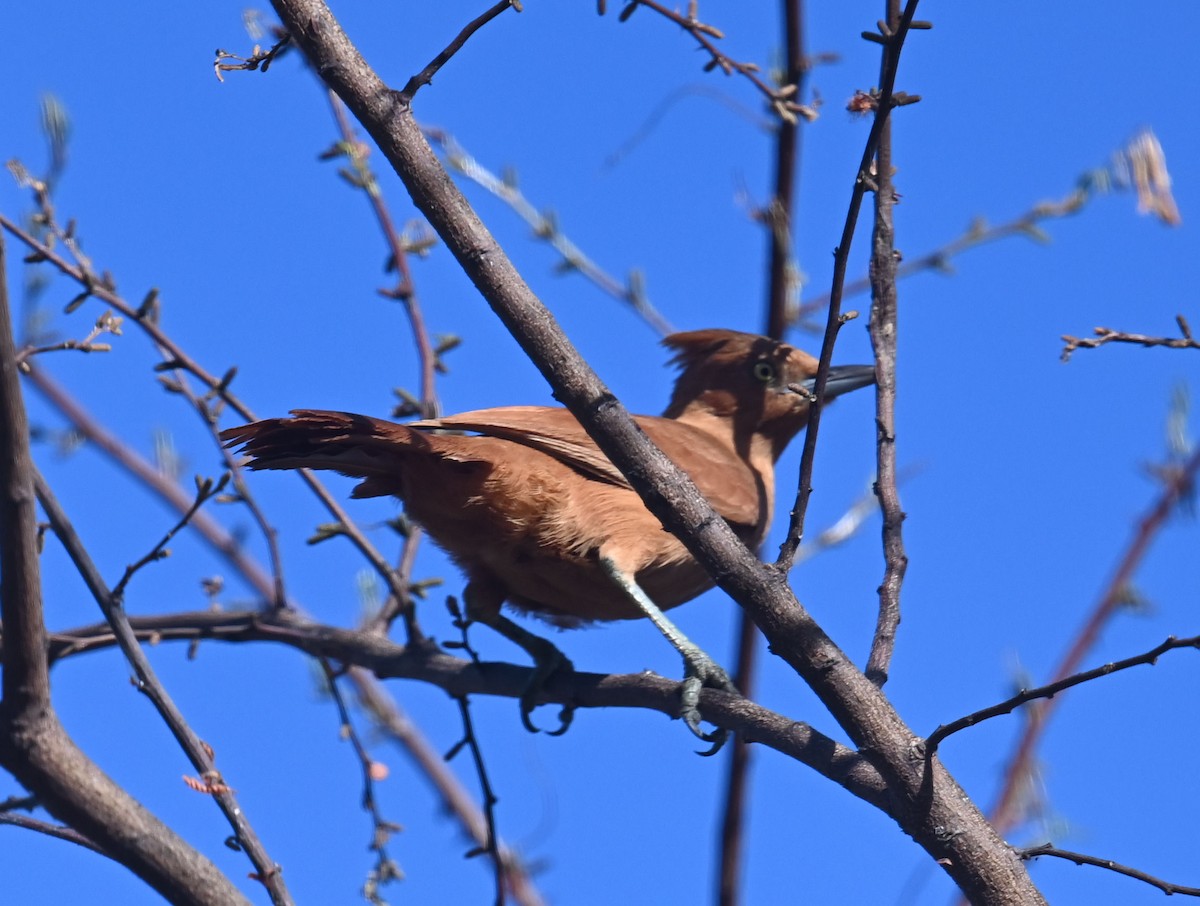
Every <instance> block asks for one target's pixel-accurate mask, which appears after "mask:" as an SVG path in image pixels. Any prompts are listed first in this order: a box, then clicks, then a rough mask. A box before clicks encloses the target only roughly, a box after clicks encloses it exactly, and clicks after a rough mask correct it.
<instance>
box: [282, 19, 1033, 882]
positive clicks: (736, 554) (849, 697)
mask: <svg viewBox="0 0 1200 906" xmlns="http://www.w3.org/2000/svg"><path fill="white" fill-rule="evenodd" d="M274 6H275V9H276V11H277V12H278V14H279V15H280V17H281V18H282V20H283V21H284V24H285V26H286V27H287V29H288V32H289V33H290V34H291V35H292V37H293V38H294V39H295V40H296V42H297V44H298V45H299V46H300V47H301V48H302V49H303V51H304V53H305V54H306V55H307V56H308V58H309V60H310V62H311V63H312V65H313V66H314V67H315V68H316V71H317V72H318V73H319V74H320V75H321V77H322V78H323V79H325V80H326V82H327V83H328V84H329V86H330V87H331V88H333V90H334V91H336V92H337V93H338V95H339V96H340V97H341V98H342V99H343V100H344V101H345V102H346V105H347V106H348V107H349V108H350V110H351V111H353V113H354V114H355V116H357V117H358V119H359V121H360V122H361V123H362V124H363V126H364V127H365V128H366V130H367V131H368V133H370V135H371V136H372V138H373V139H374V140H375V141H376V143H377V144H378V145H379V147H380V148H381V150H383V152H384V153H385V155H386V156H387V157H388V159H389V160H390V161H391V163H392V166H393V167H394V168H395V170H396V172H397V174H398V175H399V176H400V178H401V179H402V180H403V181H404V184H405V186H406V188H407V189H408V191H409V193H410V194H411V195H412V197H413V200H414V202H415V203H416V205H417V207H418V208H420V210H421V212H422V213H423V214H424V215H425V216H426V218H427V219H428V220H429V222H430V224H431V225H432V226H433V227H434V229H435V230H437V232H438V234H439V235H440V236H441V237H442V239H443V241H444V242H445V243H446V246H447V248H448V249H449V250H450V251H451V252H452V254H454V256H455V258H456V259H457V260H458V262H459V265H460V266H461V267H462V268H463V270H464V271H465V272H466V274H467V275H468V276H469V277H470V278H471V280H472V281H473V282H474V283H475V285H476V287H478V288H479V290H480V292H481V293H482V294H483V295H484V297H485V299H487V301H488V303H489V304H490V305H491V306H492V308H493V310H494V311H495V312H496V314H497V315H498V316H499V317H500V318H501V320H502V321H503V322H504V324H505V325H506V326H507V327H508V329H509V331H510V332H511V333H512V334H513V336H514V337H516V338H517V339H518V341H519V342H520V344H521V346H522V348H523V349H524V350H525V352H526V354H528V355H529V356H530V357H531V359H532V360H533V361H534V362H535V364H536V365H537V366H538V367H539V369H541V371H542V373H543V374H544V375H545V376H546V378H547V380H548V381H549V382H550V383H551V385H552V386H553V387H554V390H555V394H556V396H557V397H558V398H559V399H560V400H561V401H562V402H563V403H565V404H566V405H567V407H568V408H569V409H570V410H571V412H572V413H573V414H574V415H575V417H576V418H578V419H579V421H580V423H581V424H582V425H583V426H584V427H585V428H586V429H587V431H588V433H589V434H590V435H591V436H592V437H593V438H594V439H595V440H596V442H597V443H598V444H599V445H600V447H601V449H602V450H603V451H604V452H605V454H606V455H607V456H608V457H609V458H610V459H611V460H612V461H613V462H614V463H615V464H616V465H617V467H618V468H620V469H621V471H622V472H623V473H624V474H625V475H626V477H627V478H629V480H630V482H631V483H632V484H633V486H634V487H635V488H636V489H637V490H638V492H639V493H640V494H642V496H643V499H644V500H645V501H646V504H647V506H648V507H649V508H650V510H651V511H652V512H653V513H654V514H655V515H656V516H657V517H658V518H659V519H661V520H662V521H663V524H664V525H666V526H667V527H668V528H669V529H670V530H671V531H673V532H674V533H675V534H677V535H678V536H679V537H680V538H681V539H682V540H683V541H684V543H685V544H686V545H687V547H688V549H689V550H690V551H691V552H692V553H693V554H694V555H695V556H696V557H697V559H699V560H700V562H701V563H703V564H704V566H705V568H706V569H707V570H709V572H710V574H711V575H712V576H714V578H715V579H716V580H717V582H718V584H719V585H720V586H721V587H722V588H723V589H724V590H725V591H727V592H728V593H729V594H730V595H731V596H732V597H733V598H734V599H735V600H736V601H737V602H738V603H739V604H741V605H742V606H743V607H745V608H746V609H747V610H749V611H750V613H751V614H752V615H753V616H754V618H755V621H756V622H757V623H758V625H759V626H760V627H761V628H762V629H763V631H764V633H765V634H766V635H767V638H768V640H769V641H770V643H771V647H772V650H774V651H775V652H776V653H778V654H779V655H780V656H782V657H783V658H784V659H785V660H786V661H787V662H788V664H790V665H791V666H792V667H793V668H794V669H795V670H796V671H797V672H798V673H800V674H801V675H802V676H803V677H804V679H805V680H806V681H807V682H808V683H809V685H810V686H811V687H812V688H813V690H814V691H815V692H816V694H817V695H818V696H820V698H821V699H822V701H823V702H824V703H825V705H826V706H827V707H828V708H829V709H830V711H831V712H832V714H833V715H834V717H835V718H836V719H837V720H838V722H839V723H840V724H841V725H842V727H843V728H844V729H845V730H846V732H847V733H848V734H849V736H850V737H851V739H853V740H854V742H855V744H856V745H858V746H859V747H860V748H862V749H863V750H864V751H865V752H869V753H870V757H871V759H872V761H873V763H874V764H875V765H876V766H877V767H878V768H879V770H880V772H881V773H882V774H883V776H884V778H885V780H886V782H887V784H888V787H889V789H890V791H891V794H892V796H893V799H892V802H893V803H895V806H894V811H895V812H896V815H895V816H896V817H897V820H898V821H899V823H900V824H901V826H902V827H903V828H904V830H905V831H906V832H908V833H909V834H911V835H912V836H913V837H914V838H915V839H916V840H917V841H918V842H919V843H920V844H921V845H922V846H923V847H925V849H926V850H927V851H928V852H929V853H930V855H931V856H932V857H933V858H934V859H935V860H936V862H937V864H939V865H940V866H942V867H943V868H944V869H945V870H946V871H947V872H948V873H949V874H950V875H951V876H952V877H953V879H954V880H955V882H956V883H957V884H958V885H959V886H960V887H961V888H962V889H963V891H964V892H965V893H966V894H967V895H968V896H969V897H970V898H972V899H973V900H975V901H976V902H978V903H997V904H999V903H1041V902H1043V901H1042V898H1041V896H1040V894H1038V892H1037V890H1036V888H1034V887H1033V885H1032V882H1031V881H1030V880H1029V876H1028V873H1027V872H1026V871H1025V868H1024V866H1023V865H1021V863H1020V861H1019V860H1018V859H1017V858H1016V856H1015V855H1014V854H1013V852H1012V851H1011V850H1010V849H1009V848H1008V847H1007V846H1006V845H1005V843H1004V842H1003V841H1002V840H1001V839H1000V838H999V837H998V836H997V835H996V833H995V831H994V830H993V829H992V828H991V826H990V825H988V823H987V822H986V821H985V820H984V818H983V816H982V815H981V814H980V813H979V811H978V810H977V809H976V808H975V806H974V805H973V804H972V803H971V802H970V800H969V799H968V798H967V796H966V794H965V793H964V792H963V790H962V789H961V788H960V787H959V786H958V784H957V783H955V782H954V780H953V778H951V777H950V775H949V774H948V773H947V772H946V771H945V770H944V768H942V766H941V765H940V763H938V762H937V761H936V759H935V760H934V761H933V763H932V764H931V765H930V767H929V770H928V771H926V769H925V768H924V766H923V763H922V759H920V758H914V757H913V755H914V749H915V748H916V747H917V745H918V743H919V740H918V739H917V737H916V736H915V734H913V733H912V731H911V730H909V729H908V728H907V727H906V726H905V725H904V723H903V722H902V721H901V720H900V718H899V716H898V715H897V714H896V712H895V711H894V709H893V708H892V707H891V705H890V703H889V702H888V701H887V699H886V698H885V697H884V696H883V695H882V693H881V692H880V690H879V689H878V688H877V687H876V686H875V685H874V684H872V683H871V682H870V681H869V680H867V678H866V677H865V676H864V675H863V674H862V673H861V672H860V671H859V670H858V669H857V668H856V667H855V666H854V664H853V663H852V662H851V661H850V660H849V659H848V658H847V657H846V655H845V654H844V653H843V652H842V651H841V650H840V649H839V648H838V647H837V646H836V645H835V644H834V643H833V642H832V640H830V639H829V637H828V636H826V635H825V633H824V632H823V631H822V630H821V628H820V627H819V626H817V624H816V623H815V622H814V621H813V619H812V617H811V616H810V615H809V614H808V612H807V611H806V610H805V609H804V608H803V607H802V606H801V605H800V604H799V603H798V602H797V601H796V599H795V596H794V595H793V594H792V593H791V590H790V588H789V587H788V585H787V580H786V576H784V575H783V574H782V573H781V572H780V571H779V570H777V569H775V568H774V567H771V566H767V565H765V564H763V563H761V562H760V561H759V560H758V559H757V558H756V557H755V556H754V555H753V554H752V553H751V552H750V551H748V550H747V549H746V548H745V547H744V546H743V545H742V544H741V543H740V542H739V541H738V540H737V538H736V536H734V535H733V533H732V531H731V530H730V529H729V527H728V525H726V524H725V522H724V521H723V520H721V519H720V518H719V517H718V516H717V515H716V514H715V513H714V512H713V510H712V507H711V506H710V505H709V504H708V502H707V501H706V500H705V499H704V498H703V497H702V496H700V494H699V493H698V492H697V491H696V489H695V486H694V485H692V483H691V482H690V481H688V480H687V479H686V477H685V476H683V475H682V473H680V472H679V470H678V469H676V468H675V466H674V465H673V464H672V463H671V462H670V461H669V460H668V459H667V458H666V457H665V456H664V455H663V454H662V452H661V451H659V450H658V449H657V448H655V447H654V446H653V445H652V444H651V443H650V442H649V441H648V439H647V438H646V436H645V434H644V433H643V432H641V431H640V430H639V429H638V428H637V427H636V426H635V425H634V424H633V422H632V421H631V420H630V418H629V415H628V413H627V412H626V411H625V409H624V408H623V407H622V406H621V405H620V403H619V402H617V400H616V399H615V398H614V397H613V396H612V394H611V393H610V392H609V391H608V389H607V388H606V387H605V386H604V385H603V384H602V383H600V381H599V379H598V378H597V377H596V376H595V374H594V373H593V372H592V371H591V369H590V368H589V367H588V366H587V364H586V363H585V362H584V361H583V359H582V358H581V357H580V356H579V354H578V353H577V352H576V351H575V350H574V349H573V348H572V347H571V345H570V344H569V343H568V342H567V340H566V337H565V336H564V335H563V333H562V331H561V329H559V327H558V325H557V324H556V323H555V321H554V319H553V317H552V316H551V315H550V313H549V312H548V311H546V309H545V307H544V306H543V305H542V304H541V303H540V302H539V301H538V300H537V298H536V297H535V296H534V295H533V293H532V292H531V291H530V289H529V287H528V286H526V285H525V283H524V282H523V281H522V280H521V278H520V275H519V274H518V273H517V272H516V270H515V268H514V267H513V265H512V263H511V262H510V261H509V260H508V258H507V257H506V256H505V255H504V253H503V251H502V250H501V248H500V247H499V245H498V244H497V243H496V241H495V239H494V238H493V237H492V236H491V234H490V233H488V231H487V229H486V228H485V227H484V226H483V224H482V223H481V222H480V221H479V218H478V217H477V216H476V215H475V213H474V211H472V210H471V208H470V206H469V205H468V204H467V202H466V199H464V198H463V196H462V195H461V193H459V192H458V190H457V189H456V188H455V186H454V184H453V183H452V181H451V180H450V178H449V177H448V175H447V174H446V172H445V171H444V170H443V169H442V167H441V166H440V165H439V164H438V161H437V159H436V157H435V156H434V154H433V152H432V150H431V149H430V148H429V145H428V144H427V143H426V141H425V139H424V137H423V136H422V135H421V131H420V129H419V127H418V126H417V124H416V122H415V120H414V118H413V115H412V111H411V109H410V108H409V107H407V106H406V105H405V104H403V103H401V101H400V99H399V98H398V96H397V93H396V92H394V91H392V90H390V89H389V88H388V87H387V86H386V85H385V84H384V83H383V82H382V81H381V80H380V78H379V76H378V75H377V74H376V73H375V72H374V71H373V70H372V69H371V68H370V67H369V66H368V65H367V63H366V61H365V60H363V58H362V56H361V55H360V54H359V53H358V51H357V49H356V48H355V47H354V46H353V45H352V44H351V43H350V40H349V38H348V37H347V36H346V34H345V33H344V32H343V31H342V29H341V27H340V26H339V25H338V23H337V22H336V20H335V19H334V18H333V15H332V14H331V12H330V11H329V9H328V7H327V6H326V5H325V4H324V3H323V2H321V0H275V3H274ZM911 6H912V3H911V2H910V8H911ZM906 12H909V14H911V13H910V11H906ZM674 688H675V687H674V686H673V685H672V689H674ZM703 698H704V700H705V702H711V701H714V700H715V699H718V698H720V699H722V700H724V699H725V698H726V697H725V696H723V695H720V694H719V693H716V692H713V691H711V690H709V691H706V692H705V693H704V696H703ZM723 704H725V702H724V701H723ZM672 706H674V702H672ZM727 706H728V705H727ZM726 719H727V718H726V717H725V715H724V714H720V715H718V716H717V722H718V723H719V724H722V725H723V726H727V727H730V728H735V727H734V726H733V725H732V724H729V723H726V722H725V721H726ZM948 828H951V829H953V833H948V832H947V829H948Z"/></svg>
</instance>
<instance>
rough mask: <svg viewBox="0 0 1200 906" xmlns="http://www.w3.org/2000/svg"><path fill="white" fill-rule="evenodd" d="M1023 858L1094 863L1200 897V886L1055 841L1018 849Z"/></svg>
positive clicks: (1169, 891)
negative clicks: (1045, 857)
mask: <svg viewBox="0 0 1200 906" xmlns="http://www.w3.org/2000/svg"><path fill="white" fill-rule="evenodd" d="M1018 852H1019V854H1020V856H1021V858H1022V859H1036V858H1038V857H1040V856H1054V857H1055V858H1058V859H1066V860H1068V861H1070V862H1074V863H1075V864H1076V865H1094V866H1095V867H1097V868H1105V869H1108V870H1109V871H1115V872H1116V873H1117V874H1119V875H1125V877H1127V878H1133V879H1135V880H1137V881H1142V882H1144V883H1146V884H1149V885H1150V886H1151V887H1157V888H1158V889H1159V890H1161V891H1162V892H1163V893H1165V894H1166V895H1167V896H1171V895H1172V894H1176V893H1178V894H1182V895H1183V896H1185V897H1200V887H1184V886H1183V885H1182V884H1172V883H1171V882H1170V881H1164V880H1162V878H1156V877H1155V876H1154V875H1150V874H1147V873H1146V872H1144V871H1138V869H1136V868H1130V867H1129V866H1128V865H1122V864H1121V863H1120V862H1114V861H1113V860H1112V859H1100V858H1097V857H1096V856H1086V855H1084V854H1083V853H1075V852H1071V851H1070V850H1068V849H1059V848H1058V847H1057V846H1055V845H1054V844H1053V843H1043V844H1041V845H1040V846H1030V847H1027V848H1026V849H1022V850H1018Z"/></svg>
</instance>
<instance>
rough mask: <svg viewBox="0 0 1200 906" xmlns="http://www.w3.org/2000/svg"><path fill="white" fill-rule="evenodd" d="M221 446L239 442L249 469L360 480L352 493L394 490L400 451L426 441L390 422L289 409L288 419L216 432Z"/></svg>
mask: <svg viewBox="0 0 1200 906" xmlns="http://www.w3.org/2000/svg"><path fill="white" fill-rule="evenodd" d="M221 440H223V441H224V442H225V446H226V447H237V446H241V447H242V451H241V452H242V453H244V454H245V455H246V456H249V457H250V461H249V462H248V463H247V467H248V468H251V469H327V470H332V471H334V472H340V473H341V474H342V475H347V476H349V477H351V478H361V479H363V482H362V484H360V485H358V487H356V488H355V489H354V496H355V497H381V496H385V495H388V494H396V493H397V492H398V483H399V481H400V474H401V470H402V468H403V463H404V459H405V458H406V454H411V453H413V452H417V451H418V450H420V449H421V448H423V447H425V446H427V445H428V441H427V439H426V438H425V436H424V435H423V434H422V432H419V431H416V430H413V429H412V428H407V427H405V426H404V425H398V424H396V423H394V422H389V421H384V420H383V419H379V418H372V417H370V416H368V415H355V414H353V413H350V412H331V411H327V410H324V409H293V410H292V417H291V418H268V419H264V420H263V421H260V422H251V423H250V424H248V425H242V426H240V427H237V428H229V429H228V430H225V431H222V432H221Z"/></svg>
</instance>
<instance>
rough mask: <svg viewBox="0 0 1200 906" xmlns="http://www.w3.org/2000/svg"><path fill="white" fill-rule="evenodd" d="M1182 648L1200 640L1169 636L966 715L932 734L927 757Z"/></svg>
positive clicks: (927, 742)
mask: <svg viewBox="0 0 1200 906" xmlns="http://www.w3.org/2000/svg"><path fill="white" fill-rule="evenodd" d="M1179 648H1193V649H1200V636H1192V637H1191V638H1188V639H1177V638H1175V637H1174V636H1169V637H1168V638H1167V640H1166V641H1164V642H1162V643H1161V644H1159V645H1155V646H1154V647H1153V648H1151V649H1150V650H1149V651H1146V652H1144V653H1142V654H1138V655H1134V656H1133V657H1127V658H1125V659H1124V660H1121V661H1112V662H1110V663H1108V664H1104V665H1102V666H1100V667H1096V668H1095V669H1093V670H1085V671H1083V672H1081V673H1076V674H1073V675H1071V676H1067V677H1063V678H1062V679H1060V680H1057V681H1056V682H1053V683H1048V684H1046V685H1045V686H1038V687H1037V688H1035V689H1022V690H1021V691H1020V692H1018V693H1017V694H1016V695H1014V696H1012V697H1011V698H1007V699H1005V700H1004V701H1002V702H998V703H997V704H994V705H991V706H989V707H987V708H980V709H979V710H978V711H975V712H972V713H971V714H967V715H965V716H963V717H960V718H958V720H953V721H951V722H950V723H948V724H942V725H941V726H939V727H938V728H937V729H936V730H934V731H933V732H932V733H930V734H929V736H928V737H927V738H926V740H925V752H926V755H932V754H933V753H934V752H936V751H937V748H938V746H939V745H941V743H942V742H943V740H945V739H946V737H948V736H951V735H953V734H955V733H957V732H959V731H960V730H965V729H967V728H968V727H973V726H975V725H976V724H980V723H983V722H984V721H985V720H990V719H991V718H993V717H999V716H1001V715H1003V714H1011V713H1012V712H1013V711H1015V710H1017V708H1019V707H1021V705H1024V704H1028V703H1029V702H1031V701H1035V700H1037V699H1041V698H1054V696H1055V695H1057V694H1058V693H1059V692H1062V691H1063V690H1064V689H1070V688H1071V687H1072V686H1078V685H1080V684H1082V683H1088V682H1091V681H1092V680H1095V679H1099V678H1100V677H1102V676H1108V675H1109V674H1112V673H1119V672H1120V671H1122V670H1128V669H1129V668H1130V667H1140V666H1142V665H1143V664H1148V665H1149V666H1151V667H1153V666H1154V665H1155V664H1157V663H1158V659H1159V658H1160V657H1162V655H1164V654H1165V653H1166V652H1168V651H1174V650H1176V649H1179Z"/></svg>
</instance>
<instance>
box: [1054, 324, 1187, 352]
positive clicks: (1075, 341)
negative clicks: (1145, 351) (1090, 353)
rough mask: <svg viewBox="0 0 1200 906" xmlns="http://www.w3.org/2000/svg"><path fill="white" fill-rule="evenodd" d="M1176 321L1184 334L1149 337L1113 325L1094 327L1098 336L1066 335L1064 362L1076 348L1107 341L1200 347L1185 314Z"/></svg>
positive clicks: (1095, 345)
mask: <svg viewBox="0 0 1200 906" xmlns="http://www.w3.org/2000/svg"><path fill="white" fill-rule="evenodd" d="M1175 323H1176V324H1178V325H1179V332H1180V333H1181V334H1182V336H1179V337H1149V336H1145V335H1144V334H1140V333H1125V332H1123V331H1118V330H1113V329H1112V328H1111V327H1096V328H1094V333H1095V334H1096V336H1095V337H1093V338H1089V339H1084V338H1082V337H1072V336H1069V335H1064V336H1063V342H1064V343H1066V344H1067V345H1066V346H1064V347H1063V351H1062V360H1063V361H1064V362H1066V361H1067V360H1069V359H1070V358H1071V353H1073V352H1074V351H1075V350H1076V349H1095V348H1096V347H1097V346H1103V345H1104V344H1105V343H1133V344H1135V345H1138V346H1147V347H1149V346H1166V347H1167V348H1168V349H1200V340H1197V339H1195V338H1194V337H1193V336H1192V329H1191V327H1190V326H1189V325H1188V322H1187V320H1186V319H1185V318H1184V317H1183V315H1176V316H1175Z"/></svg>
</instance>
